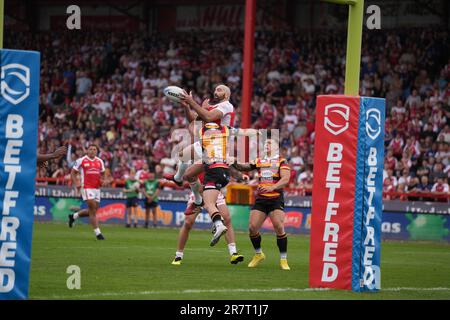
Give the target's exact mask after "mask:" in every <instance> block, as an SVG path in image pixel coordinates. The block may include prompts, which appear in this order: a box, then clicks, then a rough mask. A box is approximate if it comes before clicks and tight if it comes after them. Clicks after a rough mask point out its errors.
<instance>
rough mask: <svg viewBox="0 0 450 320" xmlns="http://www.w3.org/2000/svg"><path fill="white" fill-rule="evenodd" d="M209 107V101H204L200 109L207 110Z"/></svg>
mask: <svg viewBox="0 0 450 320" xmlns="http://www.w3.org/2000/svg"><path fill="white" fill-rule="evenodd" d="M208 107H209V99H205V100H204V101H203V102H202V108H203V109H206V108H208Z"/></svg>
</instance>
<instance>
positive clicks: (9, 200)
mask: <svg viewBox="0 0 450 320" xmlns="http://www.w3.org/2000/svg"><path fill="white" fill-rule="evenodd" d="M18 197H19V192H18V191H5V198H4V199H3V212H2V213H3V215H5V216H7V215H9V209H11V208H14V207H15V206H16V202H15V201H14V200H13V199H15V198H18Z"/></svg>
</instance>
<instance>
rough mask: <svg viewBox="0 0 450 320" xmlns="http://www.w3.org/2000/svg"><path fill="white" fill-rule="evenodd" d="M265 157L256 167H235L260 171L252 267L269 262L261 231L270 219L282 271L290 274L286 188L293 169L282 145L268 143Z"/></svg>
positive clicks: (253, 217)
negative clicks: (262, 242) (263, 248)
mask: <svg viewBox="0 0 450 320" xmlns="http://www.w3.org/2000/svg"><path fill="white" fill-rule="evenodd" d="M264 153H265V155H264V157H263V158H256V159H255V162H254V163H253V164H245V165H240V164H233V166H234V167H235V168H236V169H238V170H241V171H251V170H257V172H258V178H259V184H258V189H257V194H256V201H255V204H254V206H253V208H252V210H251V211H250V222H249V236H250V241H251V242H252V245H253V248H254V249H255V255H254V256H253V258H252V260H251V261H250V262H249V264H248V267H250V268H254V267H256V266H257V265H258V264H259V263H260V262H262V261H263V260H264V259H265V255H264V253H263V251H262V249H261V234H260V233H259V230H260V229H261V226H262V224H263V223H264V221H265V220H266V218H267V217H269V218H270V220H271V221H272V225H273V227H274V229H275V233H276V235H277V246H278V249H279V251H280V267H281V269H283V270H290V268H289V265H288V263H287V235H286V232H285V231H284V197H283V188H284V187H286V186H287V185H288V184H289V179H290V167H289V165H288V163H287V160H286V159H284V158H281V157H280V155H279V148H278V144H277V143H276V142H275V140H272V139H268V140H267V141H266V143H265V145H264Z"/></svg>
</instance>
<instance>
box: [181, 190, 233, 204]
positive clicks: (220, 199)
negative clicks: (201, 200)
mask: <svg viewBox="0 0 450 320" xmlns="http://www.w3.org/2000/svg"><path fill="white" fill-rule="evenodd" d="M194 200H195V196H194V193H193V192H191V194H190V195H189V200H188V206H189V205H190V204H191V203H193V202H194ZM226 204H227V203H226V201H225V196H224V195H223V193H222V192H221V193H219V196H218V197H217V201H216V206H223V205H226Z"/></svg>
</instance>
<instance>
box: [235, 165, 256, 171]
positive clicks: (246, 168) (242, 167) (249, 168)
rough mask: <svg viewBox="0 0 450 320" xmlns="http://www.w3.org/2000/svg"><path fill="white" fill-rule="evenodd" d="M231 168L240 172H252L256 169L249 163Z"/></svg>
mask: <svg viewBox="0 0 450 320" xmlns="http://www.w3.org/2000/svg"><path fill="white" fill-rule="evenodd" d="M231 166H232V167H233V168H235V169H236V170H239V171H252V170H253V169H254V168H253V166H252V165H251V164H249V163H247V164H238V163H233V164H232V165H231Z"/></svg>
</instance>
